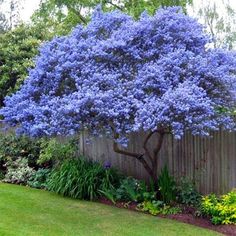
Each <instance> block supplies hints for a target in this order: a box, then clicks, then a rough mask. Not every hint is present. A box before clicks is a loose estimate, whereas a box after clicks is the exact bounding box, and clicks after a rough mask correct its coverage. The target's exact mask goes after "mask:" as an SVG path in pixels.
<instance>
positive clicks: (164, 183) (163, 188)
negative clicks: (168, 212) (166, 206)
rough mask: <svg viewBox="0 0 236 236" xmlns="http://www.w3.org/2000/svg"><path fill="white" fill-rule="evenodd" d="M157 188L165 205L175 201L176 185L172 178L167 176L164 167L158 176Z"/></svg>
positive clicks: (167, 173) (166, 170)
mask: <svg viewBox="0 0 236 236" xmlns="http://www.w3.org/2000/svg"><path fill="white" fill-rule="evenodd" d="M158 186H159V191H160V193H161V198H162V200H163V201H164V202H165V203H170V202H172V201H175V200H176V191H175V190H176V183H175V181H174V178H173V177H172V176H171V175H170V174H169V171H168V168H167V166H166V165H165V167H164V168H163V169H162V170H161V173H160V175H159V178H158Z"/></svg>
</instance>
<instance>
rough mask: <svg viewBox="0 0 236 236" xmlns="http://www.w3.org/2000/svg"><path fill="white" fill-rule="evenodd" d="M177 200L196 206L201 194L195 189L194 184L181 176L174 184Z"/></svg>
mask: <svg viewBox="0 0 236 236" xmlns="http://www.w3.org/2000/svg"><path fill="white" fill-rule="evenodd" d="M176 194H177V198H176V199H177V202H178V203H181V204H185V205H188V206H194V207H198V206H199V204H200V201H201V195H200V193H199V192H198V191H197V190H196V187H195V185H194V184H193V182H192V181H191V180H189V179H188V178H181V179H180V182H179V184H178V185H177V186H176Z"/></svg>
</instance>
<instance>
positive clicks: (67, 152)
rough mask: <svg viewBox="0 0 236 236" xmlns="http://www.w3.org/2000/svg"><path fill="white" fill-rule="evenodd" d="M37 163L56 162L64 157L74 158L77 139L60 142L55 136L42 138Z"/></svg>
mask: <svg viewBox="0 0 236 236" xmlns="http://www.w3.org/2000/svg"><path fill="white" fill-rule="evenodd" d="M40 148H41V150H40V155H39V159H38V160H37V163H38V164H45V163H52V164H56V163H58V162H60V161H63V160H65V159H70V158H74V157H75V156H76V152H77V139H69V140H68V141H66V142H60V141H58V139H56V138H51V139H43V140H42V141H41V145H40Z"/></svg>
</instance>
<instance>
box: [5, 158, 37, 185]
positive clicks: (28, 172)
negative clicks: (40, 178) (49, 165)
mask: <svg viewBox="0 0 236 236" xmlns="http://www.w3.org/2000/svg"><path fill="white" fill-rule="evenodd" d="M6 166H7V172H6V175H5V178H4V180H3V181H4V182H7V183H14V184H26V183H27V181H28V180H29V179H30V178H31V176H32V175H33V174H34V173H35V170H34V169H33V168H31V167H29V166H28V160H27V159H26V158H18V159H16V160H15V161H12V160H9V161H8V162H7V163H6Z"/></svg>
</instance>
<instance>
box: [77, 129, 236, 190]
mask: <svg viewBox="0 0 236 236" xmlns="http://www.w3.org/2000/svg"><path fill="white" fill-rule="evenodd" d="M88 138H89V135H88V134H86V133H83V134H81V135H80V144H79V146H80V152H81V153H82V154H84V155H85V156H87V157H89V158H91V159H93V160H95V161H101V162H105V161H109V162H110V163H111V164H112V166H114V167H117V168H118V169H120V170H121V171H122V172H123V173H125V174H126V175H131V176H135V177H136V178H140V179H145V180H148V178H149V177H148V175H147V173H146V171H145V169H144V168H143V167H142V166H141V164H140V163H139V162H138V161H136V160H135V159H134V158H131V157H127V156H123V155H120V154H117V153H114V151H113V149H112V147H113V146H112V140H110V139H107V138H92V140H90V142H89V143H88V142H87V140H88ZM143 139H144V134H143V133H138V134H133V135H131V138H130V142H129V147H128V149H129V150H132V151H139V150H140V147H142V140H143ZM154 142H155V137H154V138H153V139H152V140H150V145H153V144H154ZM140 151H141V150H140ZM165 164H167V166H168V168H169V170H170V172H171V174H173V175H174V176H175V177H177V178H180V177H181V176H187V177H189V178H191V179H192V180H194V181H195V182H196V185H197V188H198V190H199V191H200V192H202V193H203V194H208V193H211V192H215V193H219V194H220V193H224V192H226V191H229V190H231V189H232V188H234V187H236V132H232V133H229V132H226V131H219V132H214V133H212V136H211V137H208V138H200V137H197V136H192V135H190V134H186V135H185V136H184V137H183V138H182V139H181V140H175V139H173V137H172V136H171V135H169V136H166V138H165V141H164V144H163V147H162V150H161V153H160V158H159V165H158V172H160V170H161V168H162V167H163V166H164V165H165Z"/></svg>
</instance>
